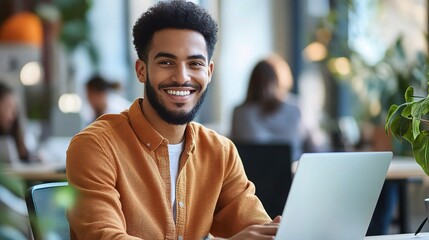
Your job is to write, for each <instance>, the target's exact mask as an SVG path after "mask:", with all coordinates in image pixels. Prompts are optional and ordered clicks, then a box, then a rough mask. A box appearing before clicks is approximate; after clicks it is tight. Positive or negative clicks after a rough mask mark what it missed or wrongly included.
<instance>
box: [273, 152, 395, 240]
mask: <svg viewBox="0 0 429 240" xmlns="http://www.w3.org/2000/svg"><path fill="white" fill-rule="evenodd" d="M391 160H392V153H391V152H353V153H352V152H348V153H344V152H343V153H310V154H308V153H306V154H303V155H302V156H301V159H300V161H299V164H298V168H297V171H296V174H295V176H294V178H293V182H292V186H291V189H290V192H289V195H288V199H287V202H286V205H285V208H284V211H283V218H282V222H281V223H280V228H279V230H278V232H277V236H276V239H277V240H280V239H301V240H307V239H308V240H310V239H330V240H340V239H341V240H342V239H350V240H353V239H356V240H357V239H360V240H361V239H364V237H365V234H366V231H367V229H368V226H369V223H370V220H371V217H372V214H373V212H374V209H375V205H376V203H377V200H378V197H379V195H380V192H381V188H382V186H383V183H384V180H385V177H386V174H387V170H388V167H389V165H390V161H391Z"/></svg>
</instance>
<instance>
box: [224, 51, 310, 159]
mask: <svg viewBox="0 0 429 240" xmlns="http://www.w3.org/2000/svg"><path fill="white" fill-rule="evenodd" d="M292 86H293V79H292V74H291V71H290V68H289V65H288V64H287V63H286V61H285V60H284V59H283V58H282V57H280V56H278V55H271V56H269V57H268V58H266V59H264V60H261V61H259V62H258V63H257V64H256V65H255V66H254V68H253V70H252V73H251V75H250V80H249V86H248V89H247V96H246V99H245V100H244V102H243V103H242V104H241V105H239V106H237V107H235V108H234V111H233V116H232V126H231V134H230V137H231V139H232V140H234V141H245V142H256V143H261V144H267V143H287V144H289V145H290V146H291V149H292V160H298V159H299V157H300V156H301V154H302V152H303V146H304V139H305V138H304V135H305V131H304V126H303V123H302V121H301V112H300V109H299V106H298V101H297V99H296V97H295V96H294V95H293V94H292V93H290V90H291V88H292Z"/></svg>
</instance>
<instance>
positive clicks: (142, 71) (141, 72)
mask: <svg viewBox="0 0 429 240" xmlns="http://www.w3.org/2000/svg"><path fill="white" fill-rule="evenodd" d="M134 67H135V70H136V75H137V78H138V79H139V82H141V83H145V82H146V78H147V76H146V67H147V66H146V63H145V62H144V61H143V60H141V59H137V60H136V63H135V66H134Z"/></svg>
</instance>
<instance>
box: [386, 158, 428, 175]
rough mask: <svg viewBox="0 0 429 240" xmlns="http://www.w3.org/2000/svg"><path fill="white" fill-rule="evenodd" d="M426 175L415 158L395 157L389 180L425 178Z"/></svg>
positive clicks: (390, 168)
mask: <svg viewBox="0 0 429 240" xmlns="http://www.w3.org/2000/svg"><path fill="white" fill-rule="evenodd" d="M425 176H426V174H425V172H424V171H423V169H422V168H421V167H420V165H419V164H418V163H417V162H416V161H415V160H414V158H413V157H396V156H395V157H393V160H392V162H391V163H390V166H389V170H388V171H387V176H386V178H387V179H390V180H395V179H407V178H413V177H425Z"/></svg>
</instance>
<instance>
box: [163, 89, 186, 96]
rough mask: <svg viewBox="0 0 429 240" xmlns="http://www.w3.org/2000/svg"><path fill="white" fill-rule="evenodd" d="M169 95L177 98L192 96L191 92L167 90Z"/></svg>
mask: <svg viewBox="0 0 429 240" xmlns="http://www.w3.org/2000/svg"><path fill="white" fill-rule="evenodd" d="M167 93H168V94H170V95H175V96H187V95H190V94H191V91H174V90H167Z"/></svg>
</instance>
